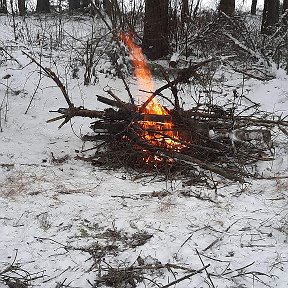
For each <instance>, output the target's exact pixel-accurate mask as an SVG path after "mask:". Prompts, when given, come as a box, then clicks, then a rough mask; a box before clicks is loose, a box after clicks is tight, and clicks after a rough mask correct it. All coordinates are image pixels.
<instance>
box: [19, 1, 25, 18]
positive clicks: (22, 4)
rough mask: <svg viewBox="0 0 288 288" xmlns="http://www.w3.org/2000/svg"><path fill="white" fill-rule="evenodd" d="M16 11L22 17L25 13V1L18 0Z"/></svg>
mask: <svg viewBox="0 0 288 288" xmlns="http://www.w3.org/2000/svg"><path fill="white" fill-rule="evenodd" d="M18 11H19V15H20V16H23V15H24V14H25V13H26V2H25V0H18Z"/></svg>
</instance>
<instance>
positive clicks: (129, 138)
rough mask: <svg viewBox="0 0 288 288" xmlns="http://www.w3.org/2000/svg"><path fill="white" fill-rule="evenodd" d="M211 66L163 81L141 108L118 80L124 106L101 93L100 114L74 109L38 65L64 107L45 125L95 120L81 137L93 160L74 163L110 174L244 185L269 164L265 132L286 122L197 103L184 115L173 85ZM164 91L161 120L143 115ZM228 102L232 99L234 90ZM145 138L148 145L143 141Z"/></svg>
mask: <svg viewBox="0 0 288 288" xmlns="http://www.w3.org/2000/svg"><path fill="white" fill-rule="evenodd" d="M26 56H28V57H29V58H30V59H31V60H32V61H33V62H35V63H36V64H37V65H39V66H40V65H41V64H39V63H38V62H37V61H36V60H35V59H33V58H32V57H31V56H29V55H28V54H26ZM212 61H215V59H212V58H211V59H207V60H205V61H202V62H199V63H196V64H193V65H192V64H191V65H190V66H189V67H188V68H185V69H181V70H180V71H179V73H178V75H177V76H176V77H175V79H174V80H173V81H169V80H167V82H168V83H167V84H165V85H164V86H162V87H160V88H158V89H157V90H156V91H154V92H153V93H151V94H150V95H151V96H150V97H149V98H148V99H147V101H146V102H145V103H144V104H143V105H141V106H137V105H135V102H134V99H133V95H132V94H131V92H130V90H129V87H128V86H127V84H126V82H125V80H124V79H122V80H123V81H124V84H125V87H126V90H127V91H128V94H129V97H130V103H126V102H123V101H122V100H121V99H120V97H118V96H116V95H115V94H114V93H113V92H112V91H111V90H109V91H107V93H108V94H109V96H110V98H107V97H103V96H98V100H99V101H100V102H102V103H105V104H107V105H108V106H109V107H108V108H107V109H104V110H101V111H98V110H89V109H85V108H84V107H75V105H74V104H73V103H72V102H71V100H70V98H69V96H68V93H67V91H66V89H65V86H64V85H63V84H62V82H61V81H60V80H59V78H58V76H57V75H56V74H55V73H54V72H53V71H51V70H50V69H49V68H45V67H43V66H40V67H41V69H42V70H43V71H44V73H45V74H46V75H47V76H48V77H50V78H51V79H52V80H54V82H55V83H56V84H57V85H58V87H59V88H60V89H61V91H62V94H63V96H64V97H65V100H66V102H67V104H68V108H60V109H58V110H57V111H51V112H57V113H60V114H61V115H60V116H57V117H55V118H53V119H50V120H48V122H53V121H57V120H61V119H62V120H64V121H63V122H62V124H61V125H60V126H59V128H61V127H62V126H63V125H64V124H66V123H68V122H69V121H70V120H71V119H72V118H73V117H76V116H79V117H89V118H92V119H96V120H95V121H94V122H93V123H92V125H91V128H92V130H93V131H94V134H92V135H86V136H84V137H83V140H85V141H87V140H90V141H95V142H96V143H95V146H94V148H93V155H90V156H89V157H86V156H84V157H83V156H78V157H77V158H79V159H82V160H85V161H90V162H91V163H93V164H95V165H98V166H104V167H108V168H114V169H115V168H127V169H129V168H133V169H134V170H138V171H140V172H153V173H154V172H155V173H157V174H160V173H162V174H164V175H165V176H166V177H170V178H172V177H173V176H174V175H177V177H178V178H179V177H181V175H183V176H185V177H189V179H195V182H197V181H204V182H206V183H207V179H211V177H213V175H215V174H218V175H220V176H222V177H224V178H227V179H229V180H232V181H245V179H246V178H247V177H259V175H255V172H251V171H252V170H250V171H249V167H251V164H253V163H255V162H257V161H259V160H269V159H271V151H272V142H271V132H270V131H271V129H272V127H274V126H280V127H282V129H283V130H285V128H284V127H285V126H288V121H284V120H282V119H275V118H274V119H273V118H271V117H270V118H269V119H268V118H263V116H261V117H256V116H255V115H254V114H252V115H250V116H242V114H241V113H238V114H236V113H235V110H234V109H233V108H231V109H224V108H223V107H220V106H217V105H212V104H210V105H208V104H207V103H204V104H203V105H202V104H201V103H198V105H196V106H195V107H192V108H191V109H189V110H184V109H183V108H181V107H180V104H179V98H178V88H177V87H178V85H179V84H180V83H187V82H188V81H189V79H190V78H192V77H197V70H199V69H200V68H201V67H203V66H205V65H206V64H208V63H210V62H212ZM166 89H170V90H171V91H172V95H173V97H174V101H170V102H171V103H172V104H173V108H172V109H168V108H165V110H166V112H167V113H166V115H154V114H147V113H146V107H147V105H149V104H150V102H151V101H152V100H153V99H154V98H155V97H157V96H159V95H160V96H161V97H164V96H163V95H162V92H163V91H164V90H166ZM234 97H238V96H237V92H236V91H234ZM242 112H244V111H242ZM244 114H245V113H244ZM244 114H243V115H244ZM143 121H144V122H145V121H150V122H153V123H156V125H155V126H152V128H151V127H149V129H148V130H147V129H146V130H145V129H144V128H143ZM166 122H171V123H172V128H171V129H172V130H173V131H176V132H177V133H176V134H177V135H178V136H179V137H177V139H171V136H168V134H167V133H166V131H165V129H164V130H163V129H159V127H161V125H162V124H163V123H166ZM164 127H165V126H164ZM285 131H286V130H285ZM147 134H148V135H149V138H150V139H149V140H147V138H146V137H144V136H143V135H147ZM159 135H160V140H159ZM169 135H170V134H169ZM161 137H162V140H163V145H162V143H161V142H162V140H161ZM153 138H155V139H153ZM156 138H157V139H156ZM167 138H170V140H171V141H173V142H177V143H178V147H179V145H180V146H181V149H180V148H177V147H175V148H173V147H172V148H171V147H167V145H165V144H164V143H165V141H167ZM155 143H157V144H155ZM176 146H177V145H176ZM89 150H92V149H89Z"/></svg>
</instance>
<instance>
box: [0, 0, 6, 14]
mask: <svg viewBox="0 0 288 288" xmlns="http://www.w3.org/2000/svg"><path fill="white" fill-rule="evenodd" d="M0 13H7V0H0Z"/></svg>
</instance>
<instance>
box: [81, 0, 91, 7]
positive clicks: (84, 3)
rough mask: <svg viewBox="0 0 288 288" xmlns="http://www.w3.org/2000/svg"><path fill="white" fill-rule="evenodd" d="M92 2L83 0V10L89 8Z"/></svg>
mask: <svg viewBox="0 0 288 288" xmlns="http://www.w3.org/2000/svg"><path fill="white" fill-rule="evenodd" d="M89 3H90V0H82V8H85V7H88V6H89Z"/></svg>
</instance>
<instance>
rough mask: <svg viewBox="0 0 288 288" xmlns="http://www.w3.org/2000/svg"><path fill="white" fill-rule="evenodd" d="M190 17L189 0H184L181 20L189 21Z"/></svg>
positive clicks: (183, 21)
mask: <svg viewBox="0 0 288 288" xmlns="http://www.w3.org/2000/svg"><path fill="white" fill-rule="evenodd" d="M188 17H189V4H188V0H182V9H181V22H182V23H185V22H187V20H188Z"/></svg>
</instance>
